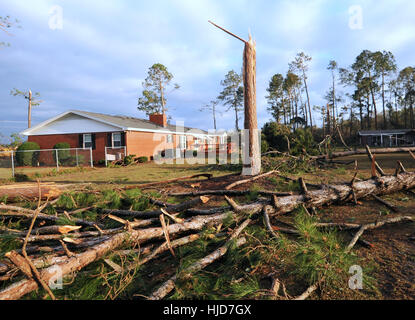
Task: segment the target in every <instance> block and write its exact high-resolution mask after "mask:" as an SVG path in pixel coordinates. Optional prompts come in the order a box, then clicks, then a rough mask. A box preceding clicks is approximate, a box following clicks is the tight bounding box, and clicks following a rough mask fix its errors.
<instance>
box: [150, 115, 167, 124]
mask: <svg viewBox="0 0 415 320" xmlns="http://www.w3.org/2000/svg"><path fill="white" fill-rule="evenodd" d="M150 122H153V123H155V124H157V125H159V126H162V127H166V126H167V117H166V114H150Z"/></svg>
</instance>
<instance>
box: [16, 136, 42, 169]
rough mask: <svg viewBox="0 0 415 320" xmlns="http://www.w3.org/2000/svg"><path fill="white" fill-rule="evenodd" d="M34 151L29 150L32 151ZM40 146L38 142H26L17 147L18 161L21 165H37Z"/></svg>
mask: <svg viewBox="0 0 415 320" xmlns="http://www.w3.org/2000/svg"><path fill="white" fill-rule="evenodd" d="M31 150H33V152H27V151H31ZM39 150H40V147H39V145H38V144H37V143H36V142H29V141H27V142H25V143H23V144H21V145H20V146H19V148H17V153H16V161H17V164H18V165H19V166H37V164H38V161H39V154H40V152H39Z"/></svg>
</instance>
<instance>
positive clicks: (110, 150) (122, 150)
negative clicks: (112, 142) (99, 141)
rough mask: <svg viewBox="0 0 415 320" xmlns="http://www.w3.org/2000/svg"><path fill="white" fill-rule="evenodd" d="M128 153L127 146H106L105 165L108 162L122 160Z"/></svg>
mask: <svg viewBox="0 0 415 320" xmlns="http://www.w3.org/2000/svg"><path fill="white" fill-rule="evenodd" d="M126 155H127V147H105V166H106V167H107V166H108V163H111V162H114V161H118V160H122V159H124V158H125V157H126Z"/></svg>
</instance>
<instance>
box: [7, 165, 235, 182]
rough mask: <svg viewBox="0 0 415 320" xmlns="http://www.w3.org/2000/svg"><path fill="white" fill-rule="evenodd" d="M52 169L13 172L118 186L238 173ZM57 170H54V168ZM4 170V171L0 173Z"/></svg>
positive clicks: (192, 168)
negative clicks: (201, 174) (192, 176)
mask: <svg viewBox="0 0 415 320" xmlns="http://www.w3.org/2000/svg"><path fill="white" fill-rule="evenodd" d="M54 169H55V168H24V169H20V168H19V169H17V170H16V173H24V174H26V175H27V176H28V177H29V178H30V179H33V180H35V179H36V176H35V174H36V173H38V174H41V175H42V177H41V178H40V180H41V181H43V182H46V181H54V182H90V183H98V184H100V183H108V182H114V183H119V184H140V183H147V182H154V181H161V180H167V179H172V178H178V177H182V176H187V175H194V174H198V173H211V174H213V175H214V176H222V175H227V174H231V173H235V172H239V171H240V168H239V167H238V166H231V165H200V164H199V165H198V164H195V165H189V164H163V165H158V164H155V163H153V162H150V163H145V164H140V165H133V166H129V167H116V168H102V167H96V168H61V169H60V172H59V173H57V174H50V176H48V174H49V173H52V172H53V170H54ZM55 170H56V169H55ZM3 171H4V172H3ZM9 178H11V170H9V169H1V171H0V179H9Z"/></svg>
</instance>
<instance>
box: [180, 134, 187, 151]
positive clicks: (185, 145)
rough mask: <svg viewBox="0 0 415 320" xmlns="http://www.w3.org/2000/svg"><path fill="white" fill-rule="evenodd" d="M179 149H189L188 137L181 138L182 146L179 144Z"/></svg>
mask: <svg viewBox="0 0 415 320" xmlns="http://www.w3.org/2000/svg"><path fill="white" fill-rule="evenodd" d="M179 148H180V149H182V150H184V149H186V148H187V140H186V136H180V144H179Z"/></svg>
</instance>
